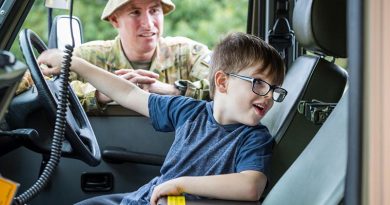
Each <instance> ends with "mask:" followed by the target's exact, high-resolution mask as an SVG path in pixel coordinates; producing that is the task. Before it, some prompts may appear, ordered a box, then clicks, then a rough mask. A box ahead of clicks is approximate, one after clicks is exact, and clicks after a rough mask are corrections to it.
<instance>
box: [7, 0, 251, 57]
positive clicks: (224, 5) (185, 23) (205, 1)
mask: <svg viewBox="0 0 390 205" xmlns="http://www.w3.org/2000/svg"><path fill="white" fill-rule="evenodd" d="M173 2H174V3H175V5H176V10H175V11H174V12H173V13H171V14H169V15H167V16H165V24H164V36H185V37H188V38H191V39H194V40H196V41H199V42H202V43H204V44H206V45H207V46H209V48H210V49H212V48H213V47H214V45H215V44H216V43H217V42H218V41H219V40H220V39H221V38H222V37H223V36H224V35H226V34H227V33H228V32H229V31H241V32H245V31H246V23H247V12H248V0H234V1H232V0H196V1H194V0H173ZM106 3H107V0H95V1H74V7H73V8H74V11H73V14H74V15H75V16H77V17H79V18H80V20H81V21H82V26H83V35H84V36H83V37H84V42H88V41H92V40H108V39H113V38H115V36H116V35H117V32H116V30H115V29H114V28H113V27H112V26H111V24H110V23H108V22H106V21H102V20H100V15H101V13H102V11H103V8H104V6H105V4H106ZM43 5H44V4H43V2H42V1H36V2H35V3H34V6H33V8H32V11H31V12H30V13H29V14H28V16H27V18H26V21H25V23H24V24H23V27H22V28H29V29H32V30H33V31H34V32H35V33H37V34H38V35H39V36H40V37H41V38H42V39H43V40H44V41H45V42H47V39H48V28H47V27H48V23H47V19H48V17H47V15H48V10H47V8H45V7H44V6H43ZM61 14H69V11H68V10H60V9H55V10H54V11H53V18H54V17H55V16H56V15H61ZM11 51H12V52H13V53H14V54H15V55H16V56H17V58H18V59H22V56H21V53H20V49H19V45H18V43H17V41H15V42H14V44H13V46H12V49H11Z"/></svg>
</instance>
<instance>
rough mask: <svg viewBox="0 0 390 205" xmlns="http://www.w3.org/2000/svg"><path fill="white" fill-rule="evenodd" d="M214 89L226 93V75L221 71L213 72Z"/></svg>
mask: <svg viewBox="0 0 390 205" xmlns="http://www.w3.org/2000/svg"><path fill="white" fill-rule="evenodd" d="M214 78H215V89H216V90H217V91H218V92H220V93H226V92H227V87H228V76H227V75H226V74H225V73H224V72H223V71H217V72H216V73H215V76H214Z"/></svg>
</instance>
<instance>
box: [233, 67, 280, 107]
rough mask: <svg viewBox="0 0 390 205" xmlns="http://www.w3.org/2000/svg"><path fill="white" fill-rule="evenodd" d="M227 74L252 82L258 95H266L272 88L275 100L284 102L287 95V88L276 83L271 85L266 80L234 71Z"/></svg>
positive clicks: (253, 88) (253, 89)
mask: <svg viewBox="0 0 390 205" xmlns="http://www.w3.org/2000/svg"><path fill="white" fill-rule="evenodd" d="M227 75H229V76H233V77H236V78H239V79H241V80H246V81H249V82H251V83H252V91H253V92H254V93H255V94H257V95H260V96H265V95H267V94H268V92H269V91H270V90H272V99H273V100H274V101H275V102H282V101H283V100H284V98H285V97H286V95H287V90H285V89H283V88H281V87H279V86H276V85H271V84H269V83H267V82H265V81H264V80H261V79H255V78H251V77H247V76H243V75H238V74H234V73H227Z"/></svg>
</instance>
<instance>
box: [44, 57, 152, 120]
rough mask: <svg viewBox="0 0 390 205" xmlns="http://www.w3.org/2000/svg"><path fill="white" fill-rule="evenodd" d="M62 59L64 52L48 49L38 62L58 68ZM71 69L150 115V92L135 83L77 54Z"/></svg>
mask: <svg viewBox="0 0 390 205" xmlns="http://www.w3.org/2000/svg"><path fill="white" fill-rule="evenodd" d="M62 59H63V53H62V52H60V51H57V50H48V51H45V52H43V53H42V54H41V55H40V56H39V58H38V62H39V63H43V64H47V65H48V66H50V67H52V68H53V69H56V68H59V67H60V66H61V61H62ZM70 69H71V70H72V71H75V72H76V73H78V74H79V75H80V76H82V77H83V78H84V79H85V80H87V81H88V82H90V83H91V84H92V85H93V86H94V87H96V89H97V90H99V91H101V92H102V93H104V94H106V95H107V96H109V97H110V98H111V99H113V100H115V101H116V102H117V103H119V104H120V105H122V106H124V107H126V108H128V109H132V110H134V111H136V112H139V113H140V114H142V115H145V116H147V117H149V109H148V98H149V96H150V94H149V93H147V92H145V91H143V90H142V89H140V88H139V87H138V86H136V85H135V84H134V83H131V82H129V81H127V80H125V79H123V78H120V77H118V76H116V75H114V74H112V73H110V72H108V71H105V70H103V69H100V68H99V67H97V66H95V65H93V64H91V63H89V62H87V61H86V60H83V59H81V58H79V57H75V56H74V57H72V62H71V68H70ZM142 80H143V79H142V78H140V79H133V82H139V83H142Z"/></svg>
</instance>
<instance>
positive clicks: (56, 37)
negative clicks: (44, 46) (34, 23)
mask: <svg viewBox="0 0 390 205" xmlns="http://www.w3.org/2000/svg"><path fill="white" fill-rule="evenodd" d="M72 29H73V38H74V46H78V45H80V44H81V43H82V42H83V33H82V31H83V29H82V25H81V21H80V19H79V18H77V17H75V16H73V17H72ZM71 34H72V32H71V29H70V18H69V16H67V15H59V16H56V17H55V18H54V20H53V24H52V28H51V31H50V38H49V45H48V47H49V48H58V49H60V50H64V49H65V45H66V44H69V45H71V44H72V37H71Z"/></svg>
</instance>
